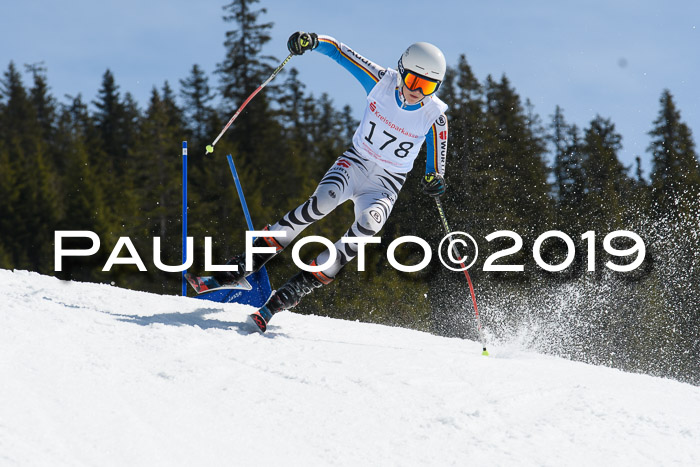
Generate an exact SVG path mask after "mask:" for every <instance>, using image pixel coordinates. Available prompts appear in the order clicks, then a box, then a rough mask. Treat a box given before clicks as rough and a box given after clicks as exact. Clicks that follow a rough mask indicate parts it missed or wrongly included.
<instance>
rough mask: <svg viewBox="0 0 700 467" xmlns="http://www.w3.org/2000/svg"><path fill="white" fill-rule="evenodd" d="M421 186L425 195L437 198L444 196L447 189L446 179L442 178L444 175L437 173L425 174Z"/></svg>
mask: <svg viewBox="0 0 700 467" xmlns="http://www.w3.org/2000/svg"><path fill="white" fill-rule="evenodd" d="M421 186H422V187H423V193H425V194H426V195H429V196H436V197H440V196H442V195H444V194H445V190H446V189H447V184H446V183H445V179H444V178H443V177H442V175H440V174H439V173H436V172H431V173H429V174H425V176H424V177H423V179H422V180H421Z"/></svg>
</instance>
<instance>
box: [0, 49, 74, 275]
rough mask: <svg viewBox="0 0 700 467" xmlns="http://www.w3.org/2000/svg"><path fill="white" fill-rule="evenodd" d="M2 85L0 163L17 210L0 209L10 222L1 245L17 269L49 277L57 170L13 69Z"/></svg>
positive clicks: (56, 210)
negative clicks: (1, 151)
mask: <svg viewBox="0 0 700 467" xmlns="http://www.w3.org/2000/svg"><path fill="white" fill-rule="evenodd" d="M0 84H2V88H1V89H0V95H2V97H3V106H2V125H1V126H2V133H1V135H2V143H3V145H4V146H7V155H6V156H3V157H2V159H4V161H3V163H4V164H7V165H8V166H9V172H10V173H12V174H13V176H14V183H13V185H14V186H13V189H14V190H16V192H17V193H16V195H15V196H16V203H18V204H19V205H20V206H21V208H19V209H18V208H17V207H9V206H6V205H5V206H2V207H0V213H3V214H7V215H9V216H10V217H9V218H8V220H7V221H6V222H7V224H8V225H7V230H4V229H3V232H2V235H3V236H6V240H3V241H2V243H3V244H5V245H8V244H9V245H11V246H10V247H9V249H10V250H11V251H12V252H13V263H14V264H15V266H16V267H21V268H25V269H31V270H35V271H40V272H45V273H46V272H50V271H51V270H52V267H51V266H52V264H53V254H52V253H53V251H52V250H53V248H52V246H53V231H54V228H55V226H56V221H57V219H58V218H59V217H60V214H61V213H60V205H59V203H58V199H57V196H56V192H57V189H58V180H57V176H56V170H55V168H54V167H53V166H52V164H51V160H50V157H49V156H48V154H47V144H46V143H45V142H44V141H43V139H42V128H41V126H40V124H39V121H38V120H37V113H36V109H35V108H34V106H33V105H32V101H31V98H30V96H29V94H28V93H27V90H26V89H25V87H24V84H23V83H22V79H21V76H20V74H19V72H18V71H17V69H16V67H15V66H14V64H13V63H10V66H9V68H8V70H7V72H6V73H5V74H4V79H3V80H2V82H1V83H0ZM13 197H14V196H13ZM13 197H11V199H12V198H13ZM1 203H2V204H5V203H7V201H6V200H3V201H2V202H1Z"/></svg>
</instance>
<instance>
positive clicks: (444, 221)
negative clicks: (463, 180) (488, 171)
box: [435, 196, 489, 356]
mask: <svg viewBox="0 0 700 467" xmlns="http://www.w3.org/2000/svg"><path fill="white" fill-rule="evenodd" d="M435 203H436V204H437V208H438V212H439V213H440V220H441V221H442V226H443V227H444V228H445V232H446V233H447V235H448V236H449V237H450V240H451V239H452V231H451V230H450V226H449V225H448V224H447V216H445V211H444V210H443V209H442V203H441V202H440V198H439V197H437V196H435ZM452 253H453V254H454V255H455V257H456V258H457V261H459V264H460V265H461V266H462V271H463V272H464V277H466V278H467V284H469V291H470V292H471V297H472V303H473V304H474V316H476V328H477V330H478V332H479V340H480V341H481V347H482V348H483V352H481V355H484V356H488V355H489V353H488V351H487V350H486V340H485V339H484V330H483V329H482V328H481V318H480V317H479V308H477V306H476V295H475V294H474V286H473V285H472V279H471V277H469V273H468V272H467V268H466V266H464V261H463V260H462V256H461V255H460V254H459V250H457V247H456V246H455V244H454V243H452Z"/></svg>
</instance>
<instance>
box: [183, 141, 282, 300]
mask: <svg viewBox="0 0 700 467" xmlns="http://www.w3.org/2000/svg"><path fill="white" fill-rule="evenodd" d="M226 158H227V159H228V165H229V168H230V169H231V175H233V181H234V183H235V184H236V191H237V192H238V198H239V199H240V200H241V206H242V207H243V214H244V215H245V220H246V224H247V225H248V230H255V228H254V227H253V221H252V220H251V218H250V211H248V204H247V203H246V201H245V196H244V195H243V188H242V187H241V181H240V179H239V178H238V171H237V170H236V165H235V164H234V163H233V157H232V156H231V155H230V154H229V155H228V156H226ZM186 242H187V141H183V142H182V263H183V264H185V262H186V261H187V243H186ZM186 272H187V271H183V272H182V295H183V296H187V285H188V284H187V280H186V279H185V273H186ZM246 279H247V280H248V282H249V283H250V285H251V286H252V289H251V290H240V289H223V290H215V291H213V292H209V293H204V294H200V295H197V296H196V297H195V298H198V299H202V300H210V301H213V302H219V303H231V302H233V303H241V304H244V305H250V306H254V307H256V308H260V307H261V306H263V305H264V304H265V302H266V301H267V299H268V298H269V297H270V294H271V293H272V287H271V286H270V279H269V278H268V276H267V270H266V269H265V267H263V268H262V269H261V270H260V271H258V272H256V273H254V274H251V275H250V276H248V277H247V278H246Z"/></svg>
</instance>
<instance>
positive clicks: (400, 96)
mask: <svg viewBox="0 0 700 467" xmlns="http://www.w3.org/2000/svg"><path fill="white" fill-rule="evenodd" d="M404 89H406V86H404V85H403V84H402V85H401V86H400V87H399V99H401V108H402V109H403V108H405V107H406V106H407V105H416V104H419V103H420V102H421V101H422V100H423V99H425V96H423V97H421V98H420V100H418V102H416V103H414V104H409V103H408V102H407V101H406V96H404V95H403V90H404Z"/></svg>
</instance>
